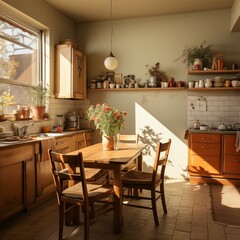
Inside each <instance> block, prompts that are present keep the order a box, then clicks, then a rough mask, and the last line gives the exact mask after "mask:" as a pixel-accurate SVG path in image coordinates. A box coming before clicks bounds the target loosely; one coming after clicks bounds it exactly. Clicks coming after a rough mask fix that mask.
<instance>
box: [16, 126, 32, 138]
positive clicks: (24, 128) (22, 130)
mask: <svg viewBox="0 0 240 240" xmlns="http://www.w3.org/2000/svg"><path fill="white" fill-rule="evenodd" d="M33 125H34V123H27V124H25V125H24V126H22V127H21V128H19V127H18V125H17V124H16V123H14V124H13V126H12V127H13V132H14V135H15V136H19V137H23V136H25V135H26V134H27V129H28V127H30V126H33Z"/></svg>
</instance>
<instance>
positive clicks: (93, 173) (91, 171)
mask: <svg viewBox="0 0 240 240" xmlns="http://www.w3.org/2000/svg"><path fill="white" fill-rule="evenodd" d="M85 177H86V180H87V181H88V182H96V181H97V180H99V179H101V178H102V177H106V178H108V170H106V169H97V168H85Z"/></svg>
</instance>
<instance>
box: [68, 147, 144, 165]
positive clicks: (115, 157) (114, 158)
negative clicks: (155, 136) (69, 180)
mask: <svg viewBox="0 0 240 240" xmlns="http://www.w3.org/2000/svg"><path fill="white" fill-rule="evenodd" d="M146 146H147V144H139V143H120V144H119V149H118V150H112V151H104V150H102V144H101V143H97V144H94V145H91V146H88V147H86V148H82V149H79V150H77V151H74V152H71V153H68V154H71V155H72V154H78V152H82V154H83V159H84V162H96V163H116V164H127V163H128V162H129V161H130V160H132V159H135V158H136V157H137V156H138V155H139V154H141V152H142V150H143V149H144V148H145V147H146Z"/></svg>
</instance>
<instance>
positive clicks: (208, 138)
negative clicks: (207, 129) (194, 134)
mask: <svg viewBox="0 0 240 240" xmlns="http://www.w3.org/2000/svg"><path fill="white" fill-rule="evenodd" d="M201 139H202V140H211V138H210V137H205V138H204V137H202V138H201Z"/></svg>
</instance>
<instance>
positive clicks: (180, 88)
mask: <svg viewBox="0 0 240 240" xmlns="http://www.w3.org/2000/svg"><path fill="white" fill-rule="evenodd" d="M185 89H186V88H185V87H167V88H113V89H111V88H91V89H88V91H124V92H126V91H174V90H185Z"/></svg>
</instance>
